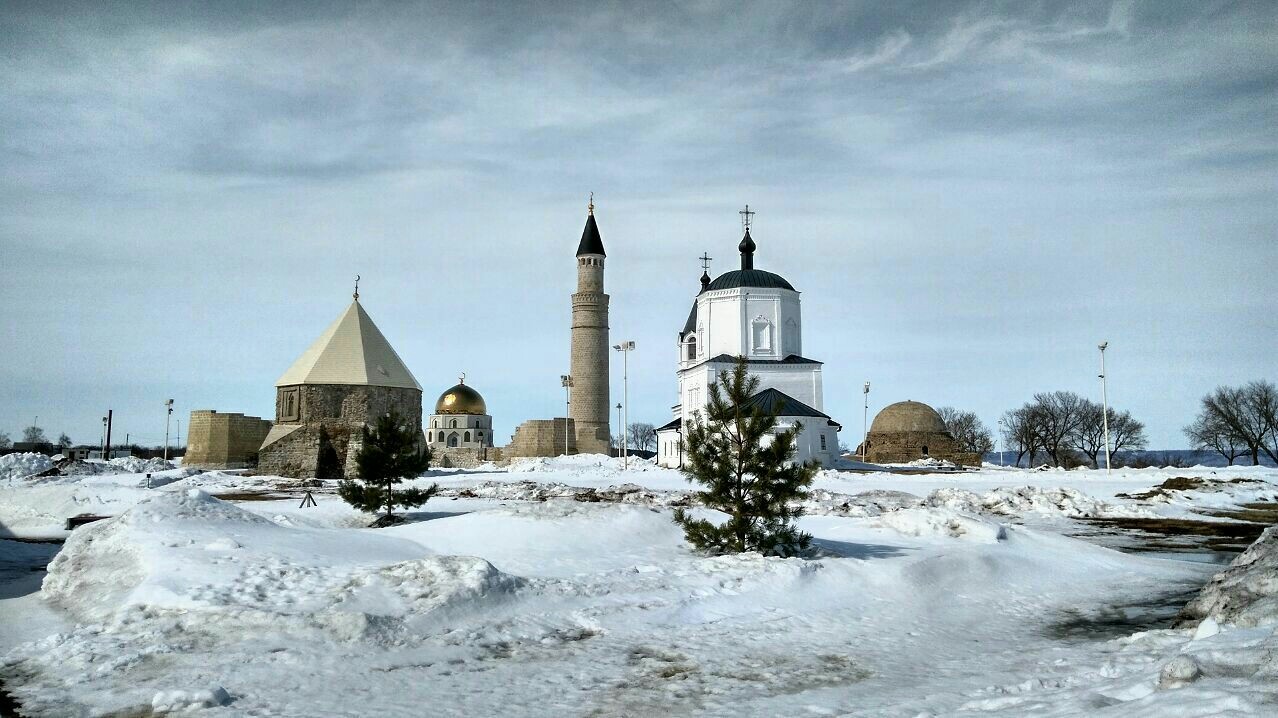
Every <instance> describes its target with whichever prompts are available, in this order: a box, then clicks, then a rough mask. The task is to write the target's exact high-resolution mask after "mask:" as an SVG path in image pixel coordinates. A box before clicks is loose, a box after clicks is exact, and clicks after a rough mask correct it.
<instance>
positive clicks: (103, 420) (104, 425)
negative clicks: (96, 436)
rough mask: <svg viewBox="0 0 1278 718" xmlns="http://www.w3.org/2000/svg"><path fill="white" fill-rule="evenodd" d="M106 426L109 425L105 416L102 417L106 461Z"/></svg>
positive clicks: (103, 456)
mask: <svg viewBox="0 0 1278 718" xmlns="http://www.w3.org/2000/svg"><path fill="white" fill-rule="evenodd" d="M106 425H107V418H106V417H105V416H104V417H102V458H103V460H105V459H106V458H107V455H106Z"/></svg>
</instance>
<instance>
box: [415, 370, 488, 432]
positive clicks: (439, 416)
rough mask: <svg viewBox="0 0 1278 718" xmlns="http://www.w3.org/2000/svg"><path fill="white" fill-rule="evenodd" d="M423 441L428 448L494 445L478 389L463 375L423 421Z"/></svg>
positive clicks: (486, 407)
mask: <svg viewBox="0 0 1278 718" xmlns="http://www.w3.org/2000/svg"><path fill="white" fill-rule="evenodd" d="M426 443H427V445H429V446H430V448H431V449H446V448H447V449H486V448H489V447H491V446H492V445H493V418H492V417H491V416H489V415H488V405H487V404H486V403H485V402H484V397H482V396H480V394H479V392H477V391H475V390H474V389H472V388H471V387H469V386H467V385H466V377H465V375H462V377H461V378H460V379H459V380H458V382H457V385H456V386H452V387H449V388H448V389H446V390H445V391H444V393H443V394H440V395H439V399H438V400H437V401H436V402H435V413H433V414H431V415H430V417H429V418H428V419H427V420H426Z"/></svg>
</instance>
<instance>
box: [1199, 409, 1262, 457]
mask: <svg viewBox="0 0 1278 718" xmlns="http://www.w3.org/2000/svg"><path fill="white" fill-rule="evenodd" d="M1185 436H1187V437H1189V440H1190V441H1191V442H1193V444H1194V448H1195V449H1201V450H1204V451H1214V452H1216V453H1217V454H1220V455H1221V456H1223V457H1225V460H1226V461H1228V462H1229V465H1230V466H1233V465H1234V459H1237V458H1238V457H1239V456H1242V455H1244V454H1246V453H1247V445H1246V444H1244V443H1243V442H1242V441H1241V440H1239V439H1238V437H1236V436H1234V435H1233V434H1232V433H1230V431H1229V429H1228V428H1227V427H1226V426H1225V425H1224V424H1223V423H1222V422H1221V421H1220V420H1219V418H1217V417H1214V416H1208V415H1207V414H1205V413H1204V414H1200V415H1199V416H1198V418H1197V419H1194V423H1192V424H1190V425H1189V426H1186V427H1185Z"/></svg>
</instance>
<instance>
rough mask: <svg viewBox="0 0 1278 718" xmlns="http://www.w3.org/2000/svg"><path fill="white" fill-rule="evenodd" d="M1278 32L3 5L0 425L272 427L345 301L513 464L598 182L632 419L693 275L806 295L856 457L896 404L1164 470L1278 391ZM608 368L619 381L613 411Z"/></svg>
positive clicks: (795, 8)
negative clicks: (1063, 400)
mask: <svg viewBox="0 0 1278 718" xmlns="http://www.w3.org/2000/svg"><path fill="white" fill-rule="evenodd" d="M1276 37H1278V4H1275V3H1272V2H1254V3H1236V2H1184V3H1179V2H1170V1H1167V0H1158V1H1157V2H1097V3H1053V2H1028V3H1023V2H1015V3H1000V2H961V1H955V2H948V1H947V2H938V3H906V2H899V3H870V2H866V3H858V2H847V3H785V2H759V3H719V2H687V3H663V2H645V3H620V2H591V3H580V4H578V3H554V2H547V3H526V4H514V3H489V2H466V3H461V2H458V3H431V4H407V3H373V2H364V3H334V4H332V5H325V4H323V3H287V2H275V3H257V2H220V3H181V2H164V3H145V2H129V3H118V4H116V3H85V4H65V3H58V2H31V3H23V2H4V3H2V4H0V266H3V285H2V286H3V289H0V292H2V293H3V294H2V295H0V296H3V299H4V305H5V312H4V315H5V318H4V323H3V327H4V329H3V333H2V334H0V339H2V342H0V389H2V391H0V431H6V432H8V433H9V434H10V436H11V437H12V438H15V439H17V438H18V436H19V434H20V433H21V430H22V427H24V426H26V425H28V424H30V423H32V421H34V420H35V417H37V416H38V417H39V419H38V421H39V424H40V426H41V427H43V428H44V429H45V431H46V433H48V434H49V435H50V436H57V434H58V433H60V432H67V433H68V434H69V435H70V436H71V438H72V439H73V440H75V441H77V442H84V443H90V444H94V443H97V442H98V441H99V440H100V435H101V417H102V416H103V415H104V414H105V413H106V410H107V409H108V408H111V409H113V410H114V415H115V426H114V431H115V434H114V436H115V437H119V438H120V439H123V438H124V435H125V434H128V435H129V436H130V438H131V439H132V440H134V441H140V442H142V443H148V444H159V443H162V442H163V439H164V428H165V413H164V401H165V400H166V399H168V398H173V399H174V400H175V405H176V411H175V413H174V417H175V418H178V419H181V421H182V426H183V429H182V431H183V433H185V425H186V423H187V422H186V417H187V415H188V413H189V412H190V411H191V410H195V409H216V410H218V411H228V412H229V411H238V412H244V413H248V414H251V415H257V416H263V417H266V418H273V413H274V388H273V386H274V382H275V380H276V379H277V378H278V377H279V376H280V375H281V374H282V373H283V372H284V370H285V369H287V368H288V366H289V365H290V364H291V363H292V362H293V360H294V359H295V358H297V356H298V355H300V354H301V353H302V351H303V350H305V349H306V348H307V346H309V345H310V343H311V342H312V341H313V340H314V339H315V338H316V337H317V336H318V335H319V334H320V332H322V331H323V330H324V328H325V327H327V326H328V324H329V323H330V322H331V321H333V320H334V319H335V318H336V317H337V316H338V315H339V314H341V313H342V311H343V310H344V309H345V308H346V306H347V305H348V303H349V302H350V300H351V297H350V295H351V290H352V284H353V281H354V278H355V275H356V274H359V275H360V276H361V277H362V279H361V282H360V301H361V303H362V304H363V305H364V307H365V309H366V310H367V311H368V312H369V314H370V315H371V316H372V317H373V319H374V321H375V322H376V323H377V324H378V326H379V327H380V329H381V330H382V332H383V334H385V335H386V337H387V338H388V339H389V340H390V342H391V343H392V344H393V346H394V347H395V348H396V350H397V351H398V353H399V354H400V356H401V357H402V358H403V359H404V361H405V362H406V364H407V365H408V367H409V368H410V369H411V370H412V372H413V373H414V374H415V375H416V377H417V380H418V381H419V383H421V385H422V387H423V389H424V403H425V408H426V411H427V413H429V411H430V408H431V407H432V406H433V403H434V401H435V399H436V397H438V395H439V394H440V393H441V392H442V391H444V390H445V389H446V388H448V387H449V386H451V385H452V384H454V383H455V382H456V380H457V376H458V375H459V374H460V373H462V372H465V373H466V376H467V383H468V384H470V385H472V386H474V387H475V388H476V389H478V390H479V391H480V392H481V393H482V394H483V395H484V397H485V398H486V400H487V403H488V407H489V411H490V413H491V414H492V415H493V421H494V428H495V431H496V434H497V436H498V437H499V443H505V442H506V441H508V440H509V436H510V434H511V433H512V432H513V431H514V428H515V426H516V425H517V424H519V423H520V422H522V421H525V420H527V419H533V418H547V417H551V416H555V415H562V413H563V408H562V407H563V398H564V397H563V393H562V389H561V388H560V385H559V375H560V374H563V373H566V371H567V366H568V349H569V314H570V304H569V295H570V294H571V293H572V292H573V291H574V289H575V273H576V266H575V262H574V258H573V254H574V252H575V249H576V246H577V241H578V239H579V238H580V236H581V230H582V226H583V224H584V222H585V218H586V204H587V201H588V197H589V193H591V192H594V196H595V204H596V207H597V209H596V217H597V219H598V222H599V228H600V231H601V234H602V236H603V241H604V244H605V246H606V248H607V251H608V269H607V278H606V283H607V287H606V289H607V291H608V293H609V294H610V295H611V337H612V339H613V341H620V340H622V339H630V340H634V341H636V342H637V349H636V350H635V351H634V352H633V353H632V354H631V356H630V362H629V379H628V384H629V397H630V411H629V415H630V418H631V420H632V421H647V422H651V423H653V424H657V425H659V424H661V423H664V422H665V421H667V420H669V418H670V407H671V405H672V404H674V403H675V401H676V399H677V397H676V393H675V392H676V384H675V374H674V371H675V362H676V342H677V336H676V335H677V332H678V331H679V329H680V328H681V327H682V326H683V322H684V319H685V318H686V317H687V313H688V308H689V306H690V304H691V302H692V299H693V297H694V296H695V294H696V291H697V289H698V288H699V284H698V277H699V276H700V273H701V268H700V266H699V263H698V261H697V257H698V256H699V255H701V254H702V253H703V252H708V253H709V255H710V256H711V257H714V261H713V263H712V266H711V273H712V274H718V273H720V272H723V271H727V270H729V269H733V268H735V267H736V266H737V265H738V256H737V252H736V245H737V242H738V241H739V240H740V237H741V224H740V217H739V216H738V214H737V212H738V210H739V209H741V207H742V206H743V205H745V204H747V203H748V204H749V205H750V208H751V209H752V210H755V211H757V213H758V214H757V215H756V216H755V218H754V230H753V232H752V234H753V236H754V238H755V240H756V242H757V243H758V251H757V254H756V256H755V262H756V266H757V267H758V268H761V269H767V270H770V271H773V272H777V273H779V274H781V275H782V276H784V277H785V278H786V279H788V280H789V281H790V282H791V283H792V284H793V285H794V286H795V288H796V289H798V290H800V291H801V292H802V300H803V320H804V322H803V323H804V337H803V348H804V354H805V355H806V356H808V357H811V358H814V359H818V360H820V361H823V362H824V363H825V364H824V368H823V377H824V386H825V409H826V413H828V414H830V415H831V416H833V417H834V418H835V419H836V420H838V421H840V422H841V423H842V424H843V426H844V433H843V435H842V441H843V442H844V443H846V444H848V445H851V446H855V445H856V444H857V443H858V441H859V437H860V433H861V431H862V409H863V407H862V398H863V397H862V393H861V387H862V384H863V382H865V381H870V382H871V393H870V396H869V404H870V416H871V417H873V413H874V411H875V410H876V409H878V408H882V407H883V406H886V405H887V404H890V403H892V402H895V401H901V400H906V399H913V400H916V401H923V402H926V403H929V404H931V405H933V406H945V405H950V406H956V407H959V408H963V409H969V410H972V411H975V412H977V413H978V414H979V415H980V417H981V418H982V419H983V420H984V421H985V423H986V424H988V425H990V426H991V427H992V426H994V425H995V422H996V420H997V419H998V417H999V416H1000V415H1001V414H1002V413H1003V412H1004V411H1006V410H1008V409H1011V408H1015V407H1017V406H1020V405H1021V404H1022V403H1024V402H1025V401H1027V400H1028V399H1030V398H1031V396H1032V394H1033V393H1034V392H1040V391H1052V390H1070V391H1075V392H1078V393H1080V394H1084V395H1086V396H1089V397H1092V398H1095V399H1097V400H1099V398H1100V384H1099V380H1098V379H1097V375H1098V374H1099V354H1098V351H1097V344H1099V343H1100V342H1101V341H1108V342H1109V349H1108V351H1107V352H1106V362H1107V370H1108V375H1109V385H1108V392H1109V399H1110V402H1111V404H1112V405H1113V406H1115V407H1116V408H1118V409H1120V410H1130V411H1131V412H1132V414H1133V415H1134V416H1135V417H1136V418H1138V419H1141V420H1143V421H1144V422H1145V423H1146V425H1147V427H1148V435H1149V439H1150V448H1153V449H1163V448H1180V447H1185V446H1186V445H1187V442H1186V440H1185V438H1184V436H1183V434H1182V433H1181V427H1183V426H1185V425H1186V424H1188V423H1189V422H1190V421H1191V420H1192V419H1193V416H1194V413H1195V412H1196V410H1197V406H1198V402H1199V399H1200V398H1201V397H1202V395H1203V394H1205V393H1206V392H1208V391H1210V390H1211V389H1212V388H1214V387H1216V386H1217V385H1221V384H1226V385H1228V384H1237V383H1241V382H1245V381H1249V380H1253V379H1269V380H1271V381H1278V359H1275V350H1276V349H1278V343H1276V342H1275V338H1274V337H1275V335H1276V333H1278V332H1276V330H1278V319H1275V306H1278V289H1275V282H1274V273H1275V267H1278V242H1276V241H1275V234H1276V232H1275V229H1276V228H1278V201H1276V200H1275V193H1276V190H1278V132H1275V130H1274V128H1275V127H1278V41H1276V40H1275V38H1276ZM620 369H621V367H620V361H614V364H613V368H612V392H613V397H614V402H615V401H616V400H617V398H619V397H620V396H621V393H622V392H621V389H622V386H621V384H622V375H621V371H620Z"/></svg>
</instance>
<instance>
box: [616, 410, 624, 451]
mask: <svg viewBox="0 0 1278 718" xmlns="http://www.w3.org/2000/svg"><path fill="white" fill-rule="evenodd" d="M615 408H616V409H617V426H623V424H622V421H621V402H617V406H616V407H615ZM621 433H622V434H625V433H626V430H625V429H621ZM621 453H622V452H621V447H620V446H618V447H617V454H618V455H621Z"/></svg>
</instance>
